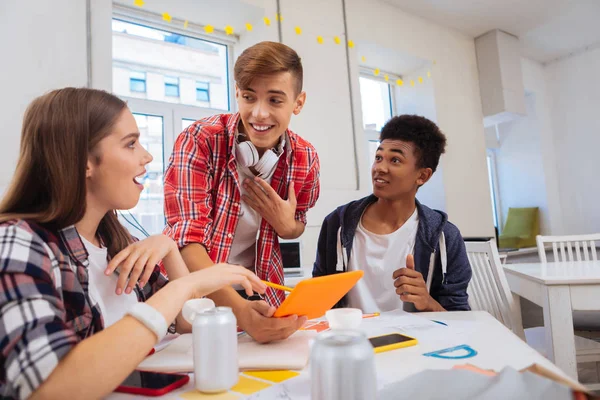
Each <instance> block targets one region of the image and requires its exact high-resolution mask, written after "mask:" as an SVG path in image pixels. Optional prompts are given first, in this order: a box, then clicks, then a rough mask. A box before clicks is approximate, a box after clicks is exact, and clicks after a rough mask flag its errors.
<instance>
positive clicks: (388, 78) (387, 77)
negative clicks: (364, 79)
mask: <svg viewBox="0 0 600 400" xmlns="http://www.w3.org/2000/svg"><path fill="white" fill-rule="evenodd" d="M383 79H385V81H386V82H387V81H389V80H390V77H389V76H388V74H385V75H384V76H383Z"/></svg>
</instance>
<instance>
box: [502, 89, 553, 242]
mask: <svg viewBox="0 0 600 400" xmlns="http://www.w3.org/2000/svg"><path fill="white" fill-rule="evenodd" d="M525 106H526V110H527V116H526V117H521V118H518V119H516V120H514V121H511V122H505V123H503V124H500V125H499V126H498V129H499V133H500V148H499V149H497V150H496V166H497V176H498V188H499V192H500V204H501V205H502V222H501V226H502V227H503V226H504V224H505V223H506V217H507V215H508V208H509V207H539V208H540V231H541V233H542V234H549V233H550V215H549V213H548V204H547V194H546V184H545V179H544V173H545V172H544V165H543V156H542V153H541V152H540V147H541V132H540V129H539V124H538V120H537V115H536V96H535V95H534V94H530V95H528V96H526V97H525Z"/></svg>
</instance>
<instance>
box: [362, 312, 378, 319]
mask: <svg viewBox="0 0 600 400" xmlns="http://www.w3.org/2000/svg"><path fill="white" fill-rule="evenodd" d="M373 317H379V313H378V312H376V313H373V314H363V318H373Z"/></svg>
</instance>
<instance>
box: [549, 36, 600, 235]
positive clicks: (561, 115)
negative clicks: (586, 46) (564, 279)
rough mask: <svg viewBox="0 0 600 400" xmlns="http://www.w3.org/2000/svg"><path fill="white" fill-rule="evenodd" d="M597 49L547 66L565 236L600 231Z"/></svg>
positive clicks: (599, 60)
mask: <svg viewBox="0 0 600 400" xmlns="http://www.w3.org/2000/svg"><path fill="white" fill-rule="evenodd" d="M598 71H600V48H598V47H596V48H595V49H592V50H590V51H588V52H585V53H582V54H579V55H575V56H572V57H570V58H567V59H563V60H561V61H558V62H556V63H552V64H550V65H548V66H547V67H546V73H547V85H548V88H549V93H550V97H551V100H552V104H551V110H552V111H551V115H552V118H551V119H552V129H553V133H554V144H555V147H556V159H557V163H556V165H557V176H558V181H559V187H560V203H561V209H562V217H563V225H564V232H562V233H564V234H578V233H592V232H594V233H597V232H600V212H598V199H599V198H600V185H599V184H598V171H599V170H600V157H599V156H598V149H600V118H599V117H598V115H599V111H600V79H599V78H598Z"/></svg>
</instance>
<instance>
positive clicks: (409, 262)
mask: <svg viewBox="0 0 600 400" xmlns="http://www.w3.org/2000/svg"><path fill="white" fill-rule="evenodd" d="M406 268H408V269H412V270H414V269H415V257H414V256H413V255H412V254H409V255H407V256H406Z"/></svg>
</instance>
